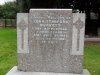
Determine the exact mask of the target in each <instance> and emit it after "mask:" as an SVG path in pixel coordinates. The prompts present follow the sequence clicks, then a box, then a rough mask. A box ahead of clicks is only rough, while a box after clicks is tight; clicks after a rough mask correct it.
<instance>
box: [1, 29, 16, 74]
mask: <svg viewBox="0 0 100 75" xmlns="http://www.w3.org/2000/svg"><path fill="white" fill-rule="evenodd" d="M16 56H17V54H16V30H15V29H0V75H5V74H6V72H7V71H8V70H10V69H11V67H13V66H15V65H16V64H17V63H16V62H17V57H16Z"/></svg>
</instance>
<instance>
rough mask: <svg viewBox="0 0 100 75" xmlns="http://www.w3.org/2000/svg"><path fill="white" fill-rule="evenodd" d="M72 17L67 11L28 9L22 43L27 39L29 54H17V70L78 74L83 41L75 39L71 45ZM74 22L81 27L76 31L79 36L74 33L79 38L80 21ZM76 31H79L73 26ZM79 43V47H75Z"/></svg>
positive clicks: (80, 65)
mask: <svg viewBox="0 0 100 75" xmlns="http://www.w3.org/2000/svg"><path fill="white" fill-rule="evenodd" d="M19 17H20V16H19ZM73 17H74V16H73V13H72V10H71V9H48V10H47V9H31V10H30V13H29V17H27V18H28V26H27V27H28V31H27V32H28V38H27V39H26V40H28V50H29V51H28V52H26V51H25V52H23V51H19V52H18V59H19V60H18V70H22V71H33V72H54V73H74V74H82V72H83V67H82V64H83V50H80V49H82V46H83V41H80V40H83V39H81V38H83V37H79V38H77V37H76V38H75V40H76V41H77V42H73V40H74V38H73V30H74V28H73V27H75V26H74V24H73ZM80 17H81V16H79V18H80ZM23 18H24V17H23ZM74 18H75V17H74ZM75 22H76V24H75V25H77V23H78V22H80V24H82V26H83V30H82V31H83V32H81V30H80V33H81V34H80V33H76V34H77V35H78V34H80V35H82V36H83V35H84V25H85V23H84V20H83V19H79V20H78V19H77V20H76V21H75ZM20 25H22V26H23V24H20ZM79 26H81V25H79ZM79 29H80V28H79ZM22 30H23V28H22ZM76 31H77V32H78V31H79V30H78V27H77V26H76ZM75 36H76V35H75ZM23 38H24V37H23ZM80 42H81V43H82V46H81V47H80V46H78V45H80V44H79V43H80ZM24 43H26V42H24ZM74 44H78V45H76V48H75V49H73V48H72V47H73V45H74ZM78 47H80V48H78ZM73 50H74V51H73ZM74 52H76V53H74Z"/></svg>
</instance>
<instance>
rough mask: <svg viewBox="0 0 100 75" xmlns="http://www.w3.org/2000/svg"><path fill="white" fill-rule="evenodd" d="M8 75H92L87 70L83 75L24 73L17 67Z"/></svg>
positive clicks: (69, 74)
mask: <svg viewBox="0 0 100 75" xmlns="http://www.w3.org/2000/svg"><path fill="white" fill-rule="evenodd" d="M6 75H90V73H89V72H88V70H86V69H84V70H83V74H71V73H46V72H22V71H18V70H17V66H15V67H13V68H12V69H11V70H10V71H9V72H8V73H7V74H6Z"/></svg>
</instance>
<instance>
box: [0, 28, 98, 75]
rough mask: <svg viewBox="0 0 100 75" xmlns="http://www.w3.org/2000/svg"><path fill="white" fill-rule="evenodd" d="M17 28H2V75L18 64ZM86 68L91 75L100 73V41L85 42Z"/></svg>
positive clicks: (0, 53)
mask: <svg viewBox="0 0 100 75" xmlns="http://www.w3.org/2000/svg"><path fill="white" fill-rule="evenodd" d="M16 33H17V32H16V29H8V28H7V29H0V75H5V74H6V73H7V72H8V71H9V70H10V69H11V68H12V67H13V66H15V65H17V44H16V43H17V38H16V36H17V35H16ZM84 58H85V60H84V68H87V69H88V70H89V71H90V73H91V75H100V43H87V44H85V56H84Z"/></svg>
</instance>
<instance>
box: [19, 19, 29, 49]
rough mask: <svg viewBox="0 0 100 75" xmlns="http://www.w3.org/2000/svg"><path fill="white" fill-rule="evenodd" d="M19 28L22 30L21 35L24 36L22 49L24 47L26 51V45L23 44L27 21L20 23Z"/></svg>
mask: <svg viewBox="0 0 100 75" xmlns="http://www.w3.org/2000/svg"><path fill="white" fill-rule="evenodd" d="M18 27H19V29H20V30H21V35H22V45H21V47H22V49H24V44H23V43H24V30H25V29H26V27H27V25H26V23H25V21H24V20H22V21H21V22H20V23H19V25H18Z"/></svg>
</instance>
